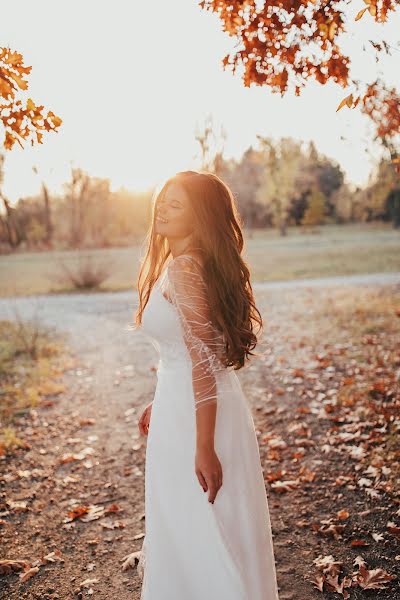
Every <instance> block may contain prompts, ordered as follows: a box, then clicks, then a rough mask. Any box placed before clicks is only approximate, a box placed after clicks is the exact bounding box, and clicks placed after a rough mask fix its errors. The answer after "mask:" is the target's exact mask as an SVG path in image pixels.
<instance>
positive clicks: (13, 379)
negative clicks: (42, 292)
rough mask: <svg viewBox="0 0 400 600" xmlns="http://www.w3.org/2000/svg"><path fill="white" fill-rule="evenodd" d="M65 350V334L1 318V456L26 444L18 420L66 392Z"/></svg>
mask: <svg viewBox="0 0 400 600" xmlns="http://www.w3.org/2000/svg"><path fill="white" fill-rule="evenodd" d="M63 349H64V345H63V343H62V341H61V337H60V336H57V338H55V337H54V333H50V332H49V331H47V330H46V329H44V328H43V327H42V326H40V325H38V324H37V323H30V322H23V323H22V322H11V321H5V320H4V321H0V455H2V454H4V453H6V452H9V451H10V450H12V449H13V448H15V447H18V446H23V445H24V442H23V440H22V439H20V438H19V437H18V435H17V433H16V429H15V425H16V423H17V422H18V420H19V419H20V418H21V417H24V416H25V415H27V414H28V413H29V412H30V409H32V408H35V407H37V406H40V405H41V404H42V403H43V402H49V401H50V400H49V398H51V397H54V396H57V395H58V394H60V393H61V392H63V391H64V386H63V385H62V384H61V383H60V382H59V381H58V379H59V378H60V376H61V375H62V373H63V371H64V370H65V368H67V367H68V362H67V360H66V355H65V354H64V351H63Z"/></svg>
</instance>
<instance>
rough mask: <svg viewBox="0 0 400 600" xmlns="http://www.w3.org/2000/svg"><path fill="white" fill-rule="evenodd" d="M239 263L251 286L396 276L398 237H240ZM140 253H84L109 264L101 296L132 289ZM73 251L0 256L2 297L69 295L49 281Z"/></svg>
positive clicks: (376, 233)
mask: <svg viewBox="0 0 400 600" xmlns="http://www.w3.org/2000/svg"><path fill="white" fill-rule="evenodd" d="M245 236H246V243H245V252H244V258H245V260H246V261H247V262H248V264H249V266H250V269H251V272H252V278H253V282H256V281H274V280H275V281H276V280H288V279H303V278H309V277H324V276H330V275H347V274H356V273H378V272H380V273H383V272H391V271H400V231H399V230H397V231H396V230H394V229H393V228H392V226H391V225H387V226H385V225H375V224H373V225H371V224H362V225H342V226H337V225H325V226H323V227H320V228H319V233H304V234H303V233H301V232H299V230H298V229H297V228H289V230H288V234H287V235H286V236H284V237H281V236H280V235H279V233H278V232H277V231H270V230H255V231H254V232H253V234H250V232H248V231H245ZM142 253H143V250H141V249H140V248H139V247H132V248H111V249H105V250H89V251H86V250H85V251H84V254H85V255H90V256H91V257H93V259H94V260H95V261H96V264H99V265H102V264H103V263H105V262H107V263H109V264H110V271H111V275H110V277H109V278H108V279H107V280H106V281H105V282H104V284H103V285H102V286H101V288H100V289H101V290H104V291H115V290H123V289H129V288H131V289H135V288H136V285H135V282H136V277H137V274H138V269H139V264H140V255H141V254H142ZM77 256H78V253H77V252H76V251H73V250H70V251H63V252H47V253H43V252H27V253H15V254H9V255H5V256H0V294H1V295H2V296H11V295H29V294H39V293H57V292H61V291H63V292H65V291H70V290H69V289H68V288H66V287H65V285H62V284H60V283H57V282H56V281H54V280H53V277H52V275H54V274H57V273H58V274H60V272H61V268H60V265H59V261H60V260H62V261H63V262H64V263H65V264H66V265H67V266H68V267H69V268H70V269H71V270H73V269H74V267H76V266H77V264H78V259H77Z"/></svg>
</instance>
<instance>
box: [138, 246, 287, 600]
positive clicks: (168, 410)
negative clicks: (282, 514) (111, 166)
mask: <svg viewBox="0 0 400 600" xmlns="http://www.w3.org/2000/svg"><path fill="white" fill-rule="evenodd" d="M202 274H203V271H202V268H201V266H200V263H198V262H197V261H196V259H195V258H194V257H192V256H190V255H180V256H177V257H176V258H175V259H173V260H172V261H170V262H169V263H168V265H167V267H166V268H165V270H164V271H163V272H162V273H161V276H160V278H159V279H158V280H157V282H156V284H155V285H154V287H153V289H152V291H151V295H150V298H149V301H148V303H147V305H146V307H145V309H144V312H143V315H142V323H141V325H140V330H141V331H143V332H144V333H145V334H146V335H147V336H148V337H149V338H150V340H151V342H152V343H153V344H154V346H155V347H156V348H157V350H158V352H159V363H158V370H157V387H156V390H155V394H154V399H153V405H152V412H151V419H150V427H149V433H148V436H147V448H146V466H145V537H144V539H143V545H142V550H141V555H140V560H139V565H138V571H139V575H141V577H142V590H141V600H279V598H278V587H277V580H276V571H275V561H274V551H273V544H272V533H271V524H270V516H269V509H268V501H267V495H266V490H265V482H264V477H263V472H262V468H261V462H260V454H259V448H258V442H257V437H256V434H255V429H254V422H253V418H252V413H251V409H250V407H249V405H248V403H247V399H246V397H245V396H244V394H243V391H242V388H241V385H240V381H239V379H238V377H237V375H236V373H235V372H234V370H233V367H222V366H221V356H222V355H221V354H219V352H220V351H221V349H222V348H223V346H224V345H223V343H222V342H223V340H224V338H223V337H222V338H221V335H222V334H220V332H219V329H216V328H215V326H214V325H213V324H212V322H211V320H210V316H211V314H210V306H209V302H208V296H207V289H206V285H205V282H204V277H203V275H202ZM202 402H217V414H216V425H215V436H214V448H215V451H216V454H217V456H218V458H219V460H220V462H221V466H222V472H223V483H222V487H220V489H219V490H218V492H217V495H216V498H215V501H214V504H212V503H211V502H209V500H208V496H209V492H208V491H206V492H204V491H203V488H202V487H201V485H200V482H199V480H198V478H197V475H196V472H195V449H196V411H197V410H199V409H200V410H201V404H202Z"/></svg>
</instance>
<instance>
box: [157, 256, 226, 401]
mask: <svg viewBox="0 0 400 600" xmlns="http://www.w3.org/2000/svg"><path fill="white" fill-rule="evenodd" d="M167 275H168V293H169V296H170V301H171V302H172V304H174V305H175V307H176V309H177V312H178V315H179V321H180V324H181V326H182V333H183V337H184V340H185V344H186V347H187V349H188V352H189V354H190V358H191V361H192V382H193V395H194V401H195V410H196V411H197V410H198V408H199V407H200V406H203V405H204V404H206V403H210V402H214V403H217V381H216V373H217V371H220V370H222V369H224V368H225V363H224V354H225V341H224V336H223V334H222V332H221V331H219V330H218V329H217V328H216V327H215V325H213V323H212V321H211V307H210V305H209V301H208V294H207V286H206V282H205V280H204V275H203V271H202V267H201V266H200V264H199V263H198V262H197V261H196V259H194V258H192V257H191V256H189V255H181V256H178V257H176V258H175V259H174V260H173V261H172V262H171V263H170V265H169V266H168V273H167Z"/></svg>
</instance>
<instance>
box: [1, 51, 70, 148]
mask: <svg viewBox="0 0 400 600" xmlns="http://www.w3.org/2000/svg"><path fill="white" fill-rule="evenodd" d="M31 69H32V67H27V66H24V58H23V56H22V54H19V53H18V52H12V51H11V50H10V48H0V123H2V125H3V128H4V142H3V145H4V148H5V149H6V150H11V149H12V148H13V146H14V144H15V143H16V142H18V144H19V145H20V146H21V148H23V142H26V141H29V140H30V141H31V145H32V146H33V145H34V144H35V142H38V143H39V144H41V143H42V138H43V133H42V132H43V131H56V130H57V129H58V128H59V127H60V125H61V123H62V120H61V119H60V117H58V116H57V115H55V114H54V113H53V111H51V110H50V111H47V114H46V115H45V114H44V112H43V111H44V106H37V105H36V104H35V102H34V101H33V100H32V98H28V99H27V100H22V99H21V98H20V96H21V90H23V91H25V90H27V89H28V81H27V80H26V79H25V76H26V75H28V74H29V73H30V72H31Z"/></svg>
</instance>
